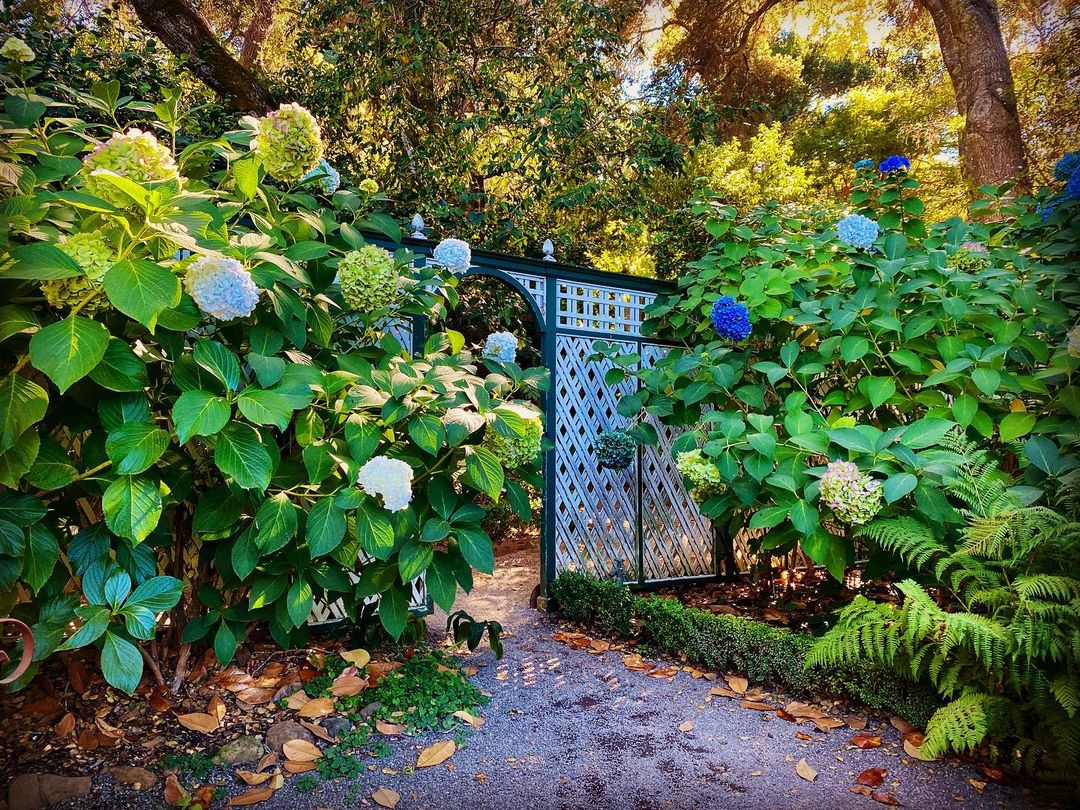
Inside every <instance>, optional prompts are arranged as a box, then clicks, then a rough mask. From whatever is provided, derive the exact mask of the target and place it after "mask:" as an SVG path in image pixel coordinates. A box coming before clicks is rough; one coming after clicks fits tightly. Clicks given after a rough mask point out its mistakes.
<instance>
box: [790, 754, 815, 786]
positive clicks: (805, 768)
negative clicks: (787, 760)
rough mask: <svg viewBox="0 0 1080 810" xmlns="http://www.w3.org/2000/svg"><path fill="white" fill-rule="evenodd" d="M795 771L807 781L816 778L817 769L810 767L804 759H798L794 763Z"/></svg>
mask: <svg viewBox="0 0 1080 810" xmlns="http://www.w3.org/2000/svg"><path fill="white" fill-rule="evenodd" d="M795 773H797V774H798V775H799V776H801V777H802V778H803V779H805V780H806V781H807V782H813V781H814V780H815V779H817V771H815V770H814V769H813V768H811V767H810V764H809V763H808V762H807V761H806V760H805V759H800V760H799V761H798V762H797V763H796V765H795Z"/></svg>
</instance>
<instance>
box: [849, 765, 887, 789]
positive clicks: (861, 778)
mask: <svg viewBox="0 0 1080 810" xmlns="http://www.w3.org/2000/svg"><path fill="white" fill-rule="evenodd" d="M888 773H889V772H888V771H887V770H885V769H884V768H867V769H866V770H865V771H863V772H862V773H860V774H859V775H858V776H857V777H856V778H855V784H856V785H863V786H865V787H877V786H878V785H880V784H881V783H882V782H884V781H885V777H886V776H887V775H888Z"/></svg>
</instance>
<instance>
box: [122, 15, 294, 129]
mask: <svg viewBox="0 0 1080 810" xmlns="http://www.w3.org/2000/svg"><path fill="white" fill-rule="evenodd" d="M129 2H130V3H131V6H132V7H133V8H134V9H135V13H136V14H138V15H139V19H140V20H142V23H143V25H145V26H146V27H147V28H148V29H149V30H150V31H151V32H152V33H153V34H155V35H156V36H157V37H158V39H160V40H161V41H162V42H163V43H164V44H165V47H167V48H168V49H169V50H170V51H172V52H173V53H174V54H176V55H177V56H183V55H185V54H186V55H187V56H189V57H190V59H189V61H188V63H187V66H188V68H189V69H190V70H191V72H192V73H194V74H195V75H196V76H197V77H198V78H199V79H201V80H202V81H203V82H205V83H206V84H207V85H208V86H209V87H210V88H211V89H212V90H214V91H216V92H217V93H220V94H221V96H222V97H223V99H224V100H225V102H226V103H227V104H229V105H230V106H231V107H233V108H234V109H237V110H242V111H245V112H247V111H250V112H256V113H265V112H269V111H270V110H272V109H274V108H275V107H276V106H277V103H276V102H275V101H274V97H273V96H272V95H271V94H270V91H268V90H267V89H266V88H265V87H263V86H262V85H261V84H260V83H259V80H258V79H257V78H256V77H255V74H254V73H252V72H251V71H250V70H248V69H247V68H245V67H244V66H243V65H241V64H240V62H238V61H237V60H236V58H235V57H234V56H233V55H232V54H231V53H229V52H228V51H227V50H226V49H225V48H224V47H223V46H222V44H221V43H220V42H219V41H218V38H217V36H216V35H215V34H214V32H213V31H211V30H210V27H209V26H208V25H207V24H206V22H205V21H204V20H203V19H202V17H200V16H199V15H198V14H197V13H196V12H195V11H194V9H192V8H191V6H189V5H188V4H187V2H186V0H129Z"/></svg>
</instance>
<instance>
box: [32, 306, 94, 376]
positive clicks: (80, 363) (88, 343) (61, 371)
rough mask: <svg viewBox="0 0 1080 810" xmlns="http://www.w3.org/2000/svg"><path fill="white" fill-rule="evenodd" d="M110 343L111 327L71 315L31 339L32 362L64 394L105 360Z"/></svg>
mask: <svg viewBox="0 0 1080 810" xmlns="http://www.w3.org/2000/svg"><path fill="white" fill-rule="evenodd" d="M108 346H109V330H108V329H106V328H105V326H104V325H103V324H100V323H98V322H97V321H92V320H90V319H89V318H84V317H82V316H81V315H69V316H68V317H66V318H64V320H62V321H57V322H56V323H53V324H50V325H48V326H46V327H45V328H44V329H42V330H41V331H40V332H37V333H35V334H34V336H33V337H32V338H30V362H32V363H33V364H34V367H35V368H37V369H38V370H40V371H43V372H45V374H47V375H48V377H49V379H51V380H52V381H53V382H54V383H56V387H57V388H59V389H60V392H61V393H63V392H65V391H67V390H68V389H69V388H70V387H71V386H72V385H74V384H75V383H76V382H78V381H79V380H81V379H82V378H83V377H85V376H86V375H87V374H89V373H90V371H91V369H93V368H94V366H96V365H97V364H98V363H100V362H101V358H102V357H104V356H105V350H106V349H107V348H108Z"/></svg>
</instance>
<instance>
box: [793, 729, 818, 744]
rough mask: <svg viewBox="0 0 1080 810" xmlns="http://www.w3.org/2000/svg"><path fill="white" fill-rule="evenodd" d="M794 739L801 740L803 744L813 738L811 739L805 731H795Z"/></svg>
mask: <svg viewBox="0 0 1080 810" xmlns="http://www.w3.org/2000/svg"><path fill="white" fill-rule="evenodd" d="M795 739H796V740H802V741H803V742H806V741H808V740H812V739H814V738H813V737H811V736H810V735H809V734H807V733H806V732H805V731H796V732H795Z"/></svg>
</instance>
